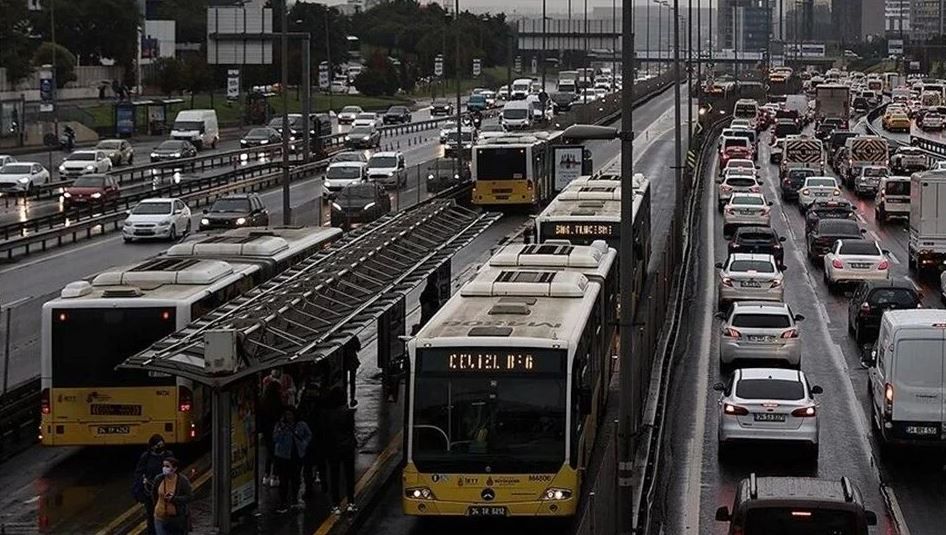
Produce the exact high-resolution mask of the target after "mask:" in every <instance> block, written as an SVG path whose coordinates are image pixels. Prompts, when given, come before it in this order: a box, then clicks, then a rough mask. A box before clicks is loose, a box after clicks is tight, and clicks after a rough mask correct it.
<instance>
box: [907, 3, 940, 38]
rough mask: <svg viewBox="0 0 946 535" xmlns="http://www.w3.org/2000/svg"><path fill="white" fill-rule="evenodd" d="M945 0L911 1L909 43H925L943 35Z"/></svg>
mask: <svg viewBox="0 0 946 535" xmlns="http://www.w3.org/2000/svg"><path fill="white" fill-rule="evenodd" d="M944 4H946V0H912V2H911V4H910V7H909V10H910V26H909V29H910V34H909V35H908V36H907V38H908V39H910V40H911V41H920V42H922V41H926V40H927V39H931V38H937V37H940V36H942V35H943V34H944V20H943V19H944V16H946V6H944Z"/></svg>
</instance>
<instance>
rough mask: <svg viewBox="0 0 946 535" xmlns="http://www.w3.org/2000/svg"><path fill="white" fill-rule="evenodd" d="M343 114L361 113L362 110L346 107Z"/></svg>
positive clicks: (355, 107)
mask: <svg viewBox="0 0 946 535" xmlns="http://www.w3.org/2000/svg"><path fill="white" fill-rule="evenodd" d="M342 113H361V108H359V107H358V106H345V107H344V108H342Z"/></svg>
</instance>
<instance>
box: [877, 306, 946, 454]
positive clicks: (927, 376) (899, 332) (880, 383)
mask: <svg viewBox="0 0 946 535" xmlns="http://www.w3.org/2000/svg"><path fill="white" fill-rule="evenodd" d="M868 364H869V365H870V368H869V372H868V374H869V378H868V394H869V396H870V401H871V408H872V410H871V413H872V414H871V421H872V422H873V425H874V428H875V430H876V431H877V434H878V435H879V439H880V441H881V445H882V446H887V445H889V444H918V445H938V446H944V445H946V310H934V309H916V310H914V309H906V310H890V311H887V312H885V313H884V315H883V318H882V319H881V321H880V333H879V335H878V336H877V344H876V345H875V346H874V350H873V351H872V352H871V356H870V358H869V359H868Z"/></svg>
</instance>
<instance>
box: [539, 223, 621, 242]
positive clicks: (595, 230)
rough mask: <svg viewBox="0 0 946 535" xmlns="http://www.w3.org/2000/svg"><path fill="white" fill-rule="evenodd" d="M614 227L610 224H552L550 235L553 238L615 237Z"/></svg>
mask: <svg viewBox="0 0 946 535" xmlns="http://www.w3.org/2000/svg"><path fill="white" fill-rule="evenodd" d="M615 227H616V225H614V224H610V223H553V224H552V235H553V236H555V237H560V238H564V237H571V236H576V237H584V236H595V237H610V236H616V235H617V232H616V231H617V229H616V228H615Z"/></svg>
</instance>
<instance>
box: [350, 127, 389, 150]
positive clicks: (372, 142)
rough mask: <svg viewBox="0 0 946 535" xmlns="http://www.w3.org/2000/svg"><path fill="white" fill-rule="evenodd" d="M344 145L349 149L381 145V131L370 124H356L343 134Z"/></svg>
mask: <svg viewBox="0 0 946 535" xmlns="http://www.w3.org/2000/svg"><path fill="white" fill-rule="evenodd" d="M345 147H346V148H349V149H371V148H376V147H378V148H379V147H381V132H380V131H379V130H378V129H377V128H374V127H371V126H356V127H354V128H352V129H351V130H350V131H349V132H348V134H347V135H346V136H345Z"/></svg>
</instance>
